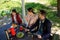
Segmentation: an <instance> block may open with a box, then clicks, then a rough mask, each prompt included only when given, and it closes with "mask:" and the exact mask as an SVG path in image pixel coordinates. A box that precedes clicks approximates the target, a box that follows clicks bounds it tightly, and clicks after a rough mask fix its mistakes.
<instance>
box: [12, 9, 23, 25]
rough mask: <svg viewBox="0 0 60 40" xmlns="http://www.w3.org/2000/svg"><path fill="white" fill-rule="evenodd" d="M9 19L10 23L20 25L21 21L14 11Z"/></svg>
mask: <svg viewBox="0 0 60 40" xmlns="http://www.w3.org/2000/svg"><path fill="white" fill-rule="evenodd" d="M11 17H12V23H16V24H19V25H20V24H22V19H21V17H20V15H19V13H17V12H16V10H15V9H13V10H12V13H11Z"/></svg>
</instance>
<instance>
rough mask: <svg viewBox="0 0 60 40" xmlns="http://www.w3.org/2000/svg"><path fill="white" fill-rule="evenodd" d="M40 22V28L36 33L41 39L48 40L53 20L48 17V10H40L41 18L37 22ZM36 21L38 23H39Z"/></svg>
mask: <svg viewBox="0 0 60 40" xmlns="http://www.w3.org/2000/svg"><path fill="white" fill-rule="evenodd" d="M38 22H39V25H38V26H39V28H38V31H37V32H36V35H37V36H38V38H39V39H42V40H47V39H49V37H50V33H51V25H52V24H51V22H50V21H49V20H48V19H47V18H46V12H45V11H44V10H40V12H39V19H38V21H37V23H38ZM37 23H36V24H37Z"/></svg>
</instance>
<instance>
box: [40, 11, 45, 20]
mask: <svg viewBox="0 0 60 40" xmlns="http://www.w3.org/2000/svg"><path fill="white" fill-rule="evenodd" d="M39 18H40V20H44V19H45V18H46V12H45V11H44V10H40V11H39Z"/></svg>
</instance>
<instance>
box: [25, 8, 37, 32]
mask: <svg viewBox="0 0 60 40" xmlns="http://www.w3.org/2000/svg"><path fill="white" fill-rule="evenodd" d="M37 19H38V15H36V14H34V12H33V9H32V8H28V12H27V15H26V21H27V23H28V27H27V28H28V29H26V31H30V32H33V31H34V32H35V29H36V27H35V26H34V25H35V23H36V21H37Z"/></svg>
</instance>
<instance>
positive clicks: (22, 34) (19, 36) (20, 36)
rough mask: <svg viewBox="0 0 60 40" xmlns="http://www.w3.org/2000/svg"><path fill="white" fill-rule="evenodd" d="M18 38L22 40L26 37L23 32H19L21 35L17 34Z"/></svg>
mask: <svg viewBox="0 0 60 40" xmlns="http://www.w3.org/2000/svg"><path fill="white" fill-rule="evenodd" d="M16 36H17V38H22V37H23V36H24V33H23V32H19V33H17V35H16Z"/></svg>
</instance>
